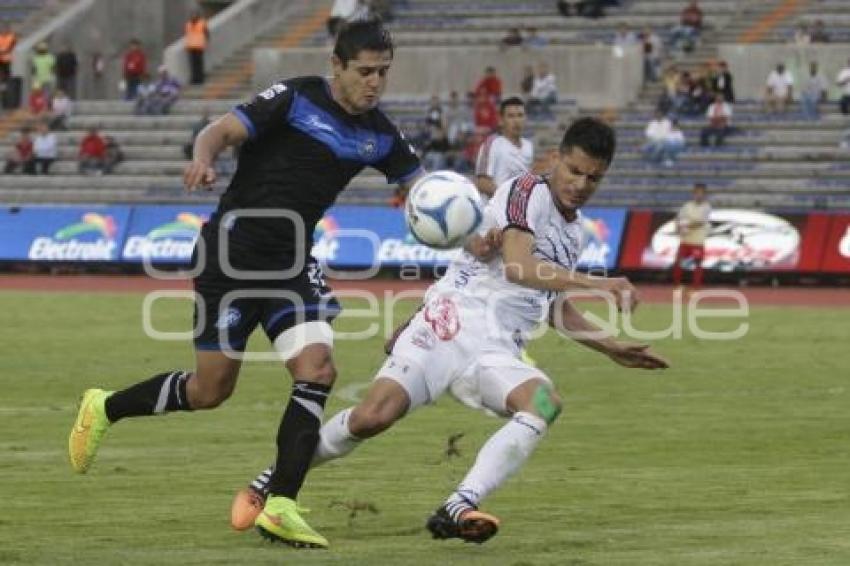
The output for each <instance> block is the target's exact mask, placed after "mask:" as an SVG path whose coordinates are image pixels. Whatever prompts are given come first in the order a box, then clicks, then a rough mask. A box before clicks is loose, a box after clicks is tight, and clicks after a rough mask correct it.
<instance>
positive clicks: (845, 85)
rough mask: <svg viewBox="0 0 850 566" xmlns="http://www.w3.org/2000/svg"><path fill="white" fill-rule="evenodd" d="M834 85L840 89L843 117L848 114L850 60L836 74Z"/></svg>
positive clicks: (849, 104) (849, 102) (849, 105)
mask: <svg viewBox="0 0 850 566" xmlns="http://www.w3.org/2000/svg"><path fill="white" fill-rule="evenodd" d="M835 82H836V84H838V86H839V87H841V101H840V102H839V106H840V107H841V113H842V114H844V115H845V116H846V115H848V114H850V60H848V61H847V66H846V67H844V68H843V69H841V71H839V72H838V77H836V79H835Z"/></svg>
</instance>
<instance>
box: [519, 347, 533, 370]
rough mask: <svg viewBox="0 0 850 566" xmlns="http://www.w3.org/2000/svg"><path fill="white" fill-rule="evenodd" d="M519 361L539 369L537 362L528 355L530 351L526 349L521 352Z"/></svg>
mask: <svg viewBox="0 0 850 566" xmlns="http://www.w3.org/2000/svg"><path fill="white" fill-rule="evenodd" d="M519 359H521V360H522V361H524V362H525V363H527V364H528V365H530V366H531V367H533V368H536V367H537V361H536V360H535V359H534V358H532V357H531V356H529V355H528V350H526V349H525V348H523V349H522V350H520V351H519Z"/></svg>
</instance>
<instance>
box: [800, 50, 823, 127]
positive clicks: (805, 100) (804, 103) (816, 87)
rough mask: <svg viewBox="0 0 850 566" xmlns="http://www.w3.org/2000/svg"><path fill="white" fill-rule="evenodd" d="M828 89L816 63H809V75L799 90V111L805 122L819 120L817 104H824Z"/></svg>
mask: <svg viewBox="0 0 850 566" xmlns="http://www.w3.org/2000/svg"><path fill="white" fill-rule="evenodd" d="M828 88H829V83H827V81H826V77H824V76H823V73H821V72H820V69H819V68H818V64H817V62H815V61H812V62H811V63H809V74H808V76H806V78H805V79H804V80H803V84H802V85H801V88H800V110H802V112H803V117H805V118H806V119H807V120H817V119H818V118H820V109H819V108H818V104H820V103H821V102H826V91H827V89H828Z"/></svg>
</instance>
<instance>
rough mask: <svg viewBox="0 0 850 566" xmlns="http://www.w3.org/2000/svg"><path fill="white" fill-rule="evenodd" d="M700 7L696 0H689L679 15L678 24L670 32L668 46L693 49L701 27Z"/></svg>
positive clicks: (688, 50)
mask: <svg viewBox="0 0 850 566" xmlns="http://www.w3.org/2000/svg"><path fill="white" fill-rule="evenodd" d="M702 19H703V14H702V9H701V8H700V7H699V3H698V2H697V0H691V1H690V3H689V4H688V5H687V6H685V8H684V9H683V10H682V13H681V15H680V16H679V25H678V26H676V27H674V28H673V29H672V31H671V32H670V46H671V47H673V48H674V49H678V50H681V51H685V52H690V51H693V50H694V47H695V46H696V42H697V41H698V40H699V37H700V34H701V33H702V27H703V21H702Z"/></svg>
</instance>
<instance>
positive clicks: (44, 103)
mask: <svg viewBox="0 0 850 566" xmlns="http://www.w3.org/2000/svg"><path fill="white" fill-rule="evenodd" d="M27 106H28V107H29V111H30V114H32V117H33V118H36V119H40V118H42V117H44V115H45V114H47V112H48V111H49V110H50V97H49V96H48V95H47V92H46V91H45V90H44V88H43V87H42V86H40V85H38V86H33V88H32V89H30V95H29V103H28V105H27Z"/></svg>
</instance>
